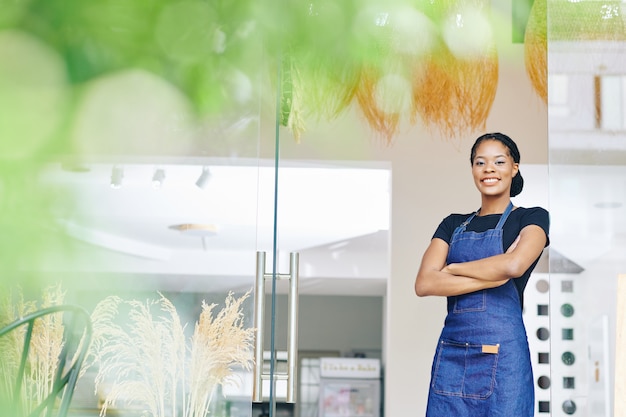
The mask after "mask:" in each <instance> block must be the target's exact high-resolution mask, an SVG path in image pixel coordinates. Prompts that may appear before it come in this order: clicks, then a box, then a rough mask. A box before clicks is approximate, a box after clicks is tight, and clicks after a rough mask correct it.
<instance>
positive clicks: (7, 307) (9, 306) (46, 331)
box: [0, 285, 65, 414]
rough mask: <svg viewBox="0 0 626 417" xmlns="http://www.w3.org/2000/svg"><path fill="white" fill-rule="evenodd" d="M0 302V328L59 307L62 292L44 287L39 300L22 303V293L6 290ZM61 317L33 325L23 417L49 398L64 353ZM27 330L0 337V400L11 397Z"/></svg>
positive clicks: (19, 329)
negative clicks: (60, 358)
mask: <svg viewBox="0 0 626 417" xmlns="http://www.w3.org/2000/svg"><path fill="white" fill-rule="evenodd" d="M2 293H3V294H4V296H3V297H2V299H1V301H0V328H1V327H4V326H6V325H8V324H10V323H12V322H14V321H16V320H18V319H20V318H22V317H24V316H26V315H28V314H31V313H34V312H35V311H37V310H40V309H44V308H47V307H52V306H56V305H61V304H63V302H64V298H65V292H64V291H63V290H62V289H61V286H60V285H55V286H49V287H46V288H45V289H44V290H43V292H42V295H41V299H40V300H24V296H23V293H22V291H21V289H19V288H18V289H14V288H5V289H4V290H3V291H2ZM63 333H64V325H63V313H60V312H59V313H55V314H50V315H47V316H44V317H42V318H40V319H37V320H36V321H35V324H34V326H33V333H32V338H31V342H30V351H29V354H28V357H27V362H26V368H25V369H26V372H25V374H24V376H23V378H24V380H23V386H22V392H21V395H22V410H24V412H25V413H26V414H28V413H29V412H30V411H32V410H33V408H34V407H35V406H37V405H39V404H40V403H41V402H42V401H43V399H44V398H46V397H48V395H50V393H51V392H52V389H53V383H54V378H55V374H56V372H57V368H58V365H59V356H60V354H61V351H62V350H63V345H64V341H63ZM25 335H26V326H22V327H19V328H17V329H15V330H13V331H11V332H9V333H8V334H6V335H4V336H3V337H0V358H2V360H1V361H0V400H1V401H2V402H4V401H9V400H8V399H9V398H12V397H13V393H14V389H15V386H14V384H15V381H16V376H17V372H18V369H19V366H20V359H21V356H22V351H23V347H24V338H25Z"/></svg>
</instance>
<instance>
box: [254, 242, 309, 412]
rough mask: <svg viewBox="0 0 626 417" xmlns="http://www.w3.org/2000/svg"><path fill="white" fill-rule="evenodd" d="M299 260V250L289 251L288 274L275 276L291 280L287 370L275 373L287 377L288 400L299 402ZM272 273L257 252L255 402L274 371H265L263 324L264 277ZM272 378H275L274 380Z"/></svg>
mask: <svg viewBox="0 0 626 417" xmlns="http://www.w3.org/2000/svg"><path fill="white" fill-rule="evenodd" d="M298 264H299V254H298V253H295V252H292V253H291V254H289V274H276V279H288V280H289V295H288V302H287V303H288V308H287V311H288V317H287V327H288V333H287V373H286V374H275V375H274V378H275V379H286V380H287V399H286V401H287V402H288V403H295V402H296V381H297V369H298V368H297V362H298V280H299V276H298ZM273 278H274V275H273V274H266V273H265V252H257V254H256V285H255V292H254V328H255V343H254V380H253V385H252V402H257V403H258V402H262V401H263V392H262V387H263V379H270V377H271V375H269V374H267V373H264V372H263V327H264V313H265V280H266V279H273ZM272 382H273V381H272Z"/></svg>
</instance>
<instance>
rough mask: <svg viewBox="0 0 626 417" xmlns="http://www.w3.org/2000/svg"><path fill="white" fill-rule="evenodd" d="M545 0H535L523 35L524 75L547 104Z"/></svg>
mask: <svg viewBox="0 0 626 417" xmlns="http://www.w3.org/2000/svg"><path fill="white" fill-rule="evenodd" d="M547 19H548V10H547V0H535V2H534V3H533V7H532V9H531V10H530V15H529V17H528V23H527V24H526V32H525V35H524V63H525V65H526V73H527V74H528V78H529V79H530V82H531V84H532V86H533V89H534V90H535V92H536V93H537V95H538V96H539V97H540V98H541V99H542V100H543V102H544V103H546V104H547V103H548V22H547Z"/></svg>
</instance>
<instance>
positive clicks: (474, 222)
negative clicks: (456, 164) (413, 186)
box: [415, 133, 549, 417]
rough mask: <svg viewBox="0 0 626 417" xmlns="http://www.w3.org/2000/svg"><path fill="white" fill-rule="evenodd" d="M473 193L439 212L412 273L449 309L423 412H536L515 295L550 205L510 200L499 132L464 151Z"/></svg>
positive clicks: (510, 154)
mask: <svg viewBox="0 0 626 417" xmlns="http://www.w3.org/2000/svg"><path fill="white" fill-rule="evenodd" d="M470 160H471V162H472V175H473V177H474V183H475V185H476V188H477V189H478V191H479V192H480V195H481V203H482V204H481V207H480V209H478V211H476V212H475V213H470V214H452V215H450V216H448V217H446V218H445V219H444V220H443V221H442V222H441V224H440V225H439V227H438V228H437V231H436V232H435V234H434V236H433V239H432V240H431V243H430V245H429V246H428V248H427V250H426V252H425V253H424V256H423V258H422V263H421V265H420V268H419V271H418V274H417V277H416V279H415V292H416V293H417V295H419V296H426V295H438V296H446V297H447V301H448V315H447V317H446V320H445V325H444V328H443V331H442V332H441V336H440V338H439V343H438V347H437V351H436V354H435V358H434V362H433V368H432V374H431V384H430V392H429V395H428V407H427V414H426V415H427V417H436V416H443V415H455V416H467V417H469V416H476V415H494V414H493V413H495V410H497V412H498V414H502V415H515V416H520V417H531V416H533V415H534V379H533V375H532V366H531V361H530V351H529V346H528V340H527V337H526V330H525V327H524V322H523V320H522V310H523V303H524V298H523V293H524V289H525V287H526V283H527V282H528V279H529V277H530V274H531V272H532V271H533V269H534V267H535V266H536V265H537V262H538V261H539V257H540V255H541V253H542V251H543V249H544V247H545V246H547V245H548V228H549V220H548V212H547V211H546V210H544V209H542V208H539V207H534V208H523V207H514V206H513V203H512V202H511V197H514V196H516V195H517V194H519V193H520V192H521V191H522V187H523V180H522V177H521V175H520V173H519V166H518V164H519V161H520V154H519V150H518V149H517V145H516V144H515V142H513V140H511V138H509V137H508V136H506V135H503V134H501V133H488V134H485V135H483V136H481V137H479V138H478V139H477V140H476V142H475V143H474V146H473V147H472V150H471V157H470Z"/></svg>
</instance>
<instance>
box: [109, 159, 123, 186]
mask: <svg viewBox="0 0 626 417" xmlns="http://www.w3.org/2000/svg"><path fill="white" fill-rule="evenodd" d="M123 178H124V168H122V167H119V166H117V165H116V166H114V167H113V169H112V170H111V188H120V187H121V186H122V179H123Z"/></svg>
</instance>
